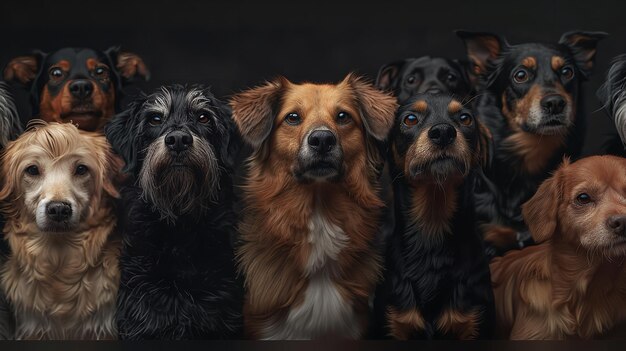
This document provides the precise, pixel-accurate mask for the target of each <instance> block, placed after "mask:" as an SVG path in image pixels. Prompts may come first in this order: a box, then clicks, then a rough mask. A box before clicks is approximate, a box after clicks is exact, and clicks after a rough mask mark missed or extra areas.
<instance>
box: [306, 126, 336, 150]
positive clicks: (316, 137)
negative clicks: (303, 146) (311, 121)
mask: <svg viewBox="0 0 626 351" xmlns="http://www.w3.org/2000/svg"><path fill="white" fill-rule="evenodd" d="M307 141H308V143H309V146H310V147H311V149H313V150H315V151H317V152H319V153H322V154H325V153H327V152H329V151H330V150H332V149H333V147H334V146H335V145H336V144H337V138H335V134H333V132H331V131H330V130H315V131H313V133H311V134H310V135H309V139H308V140H307Z"/></svg>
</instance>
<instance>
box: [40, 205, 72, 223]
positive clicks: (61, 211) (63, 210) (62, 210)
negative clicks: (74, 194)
mask: <svg viewBox="0 0 626 351" xmlns="http://www.w3.org/2000/svg"><path fill="white" fill-rule="evenodd" d="M46 215H47V216H48V218H50V219H51V220H53V221H55V222H63V221H66V220H68V219H69V218H70V216H71V215H72V206H70V204H68V203H66V202H60V201H53V202H50V203H49V204H48V206H46Z"/></svg>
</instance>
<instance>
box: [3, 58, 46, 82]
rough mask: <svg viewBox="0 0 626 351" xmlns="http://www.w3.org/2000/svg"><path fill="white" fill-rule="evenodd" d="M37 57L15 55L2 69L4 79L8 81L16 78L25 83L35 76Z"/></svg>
mask: <svg viewBox="0 0 626 351" xmlns="http://www.w3.org/2000/svg"><path fill="white" fill-rule="evenodd" d="M37 67H38V63H37V59H36V58H35V57H34V56H20V57H16V58H14V59H13V60H11V62H9V64H8V65H7V67H6V68H5V69H4V80H5V81H7V82H10V81H12V80H18V81H19V82H21V83H22V84H26V83H28V82H30V81H32V80H33V79H35V77H36V76H37Z"/></svg>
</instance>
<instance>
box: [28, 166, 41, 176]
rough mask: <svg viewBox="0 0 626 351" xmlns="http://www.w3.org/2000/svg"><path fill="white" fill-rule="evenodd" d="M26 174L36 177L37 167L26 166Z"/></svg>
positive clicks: (37, 173)
mask: <svg viewBox="0 0 626 351" xmlns="http://www.w3.org/2000/svg"><path fill="white" fill-rule="evenodd" d="M26 173H28V174H29V175H31V176H38V175H39V174H40V173H39V167H37V166H35V165H32V166H28V167H26Z"/></svg>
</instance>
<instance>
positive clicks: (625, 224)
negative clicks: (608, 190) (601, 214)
mask: <svg viewBox="0 0 626 351" xmlns="http://www.w3.org/2000/svg"><path fill="white" fill-rule="evenodd" d="M606 225H607V226H608V227H609V228H610V229H611V230H612V231H613V232H614V233H615V234H617V235H620V236H624V235H626V216H622V215H616V216H611V217H609V219H607V221H606Z"/></svg>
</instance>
